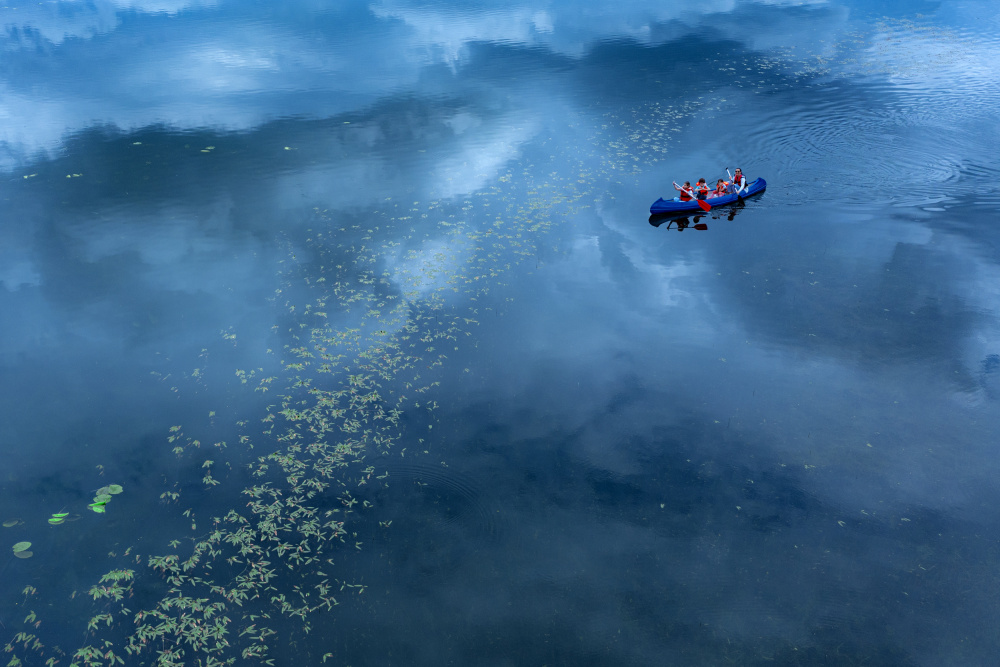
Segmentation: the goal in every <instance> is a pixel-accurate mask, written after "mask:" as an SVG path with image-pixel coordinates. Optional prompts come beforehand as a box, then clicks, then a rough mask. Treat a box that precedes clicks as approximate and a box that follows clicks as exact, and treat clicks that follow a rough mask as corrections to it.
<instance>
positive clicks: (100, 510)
mask: <svg viewBox="0 0 1000 667" xmlns="http://www.w3.org/2000/svg"><path fill="white" fill-rule="evenodd" d="M90 509H92V510H94V511H95V512H97V513H98V514H104V505H91V506H90Z"/></svg>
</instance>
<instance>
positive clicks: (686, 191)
mask: <svg viewBox="0 0 1000 667" xmlns="http://www.w3.org/2000/svg"><path fill="white" fill-rule="evenodd" d="M674 190H677V191H679V192H680V193H681V194H680V197H679V199H680V200H681V201H691V200H692V199H694V197H693V196H692V194H693V192H692V190H691V181H684V187H681V186H679V185H677V181H674Z"/></svg>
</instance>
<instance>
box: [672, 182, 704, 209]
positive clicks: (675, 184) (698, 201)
mask: <svg viewBox="0 0 1000 667" xmlns="http://www.w3.org/2000/svg"><path fill="white" fill-rule="evenodd" d="M674 187H675V188H677V189H678V190H680V191H681V192H686V193H687V194H688V195H690V197H691V199H693V200H695V202H697V203H698V206H700V207H701V210H703V211H711V210H712V205H711V204H709V203H708V202H707V201H705V200H704V199H698V197H696V196H695V194H694V192H693V191H691V190H684V189H682V188H679V187H677V181H674Z"/></svg>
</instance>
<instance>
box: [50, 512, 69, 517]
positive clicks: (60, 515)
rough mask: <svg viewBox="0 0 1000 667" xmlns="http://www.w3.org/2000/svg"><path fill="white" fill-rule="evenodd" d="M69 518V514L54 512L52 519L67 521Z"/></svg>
mask: <svg viewBox="0 0 1000 667" xmlns="http://www.w3.org/2000/svg"><path fill="white" fill-rule="evenodd" d="M68 516H69V512H53V513H52V518H53V519H65V518H66V517H68Z"/></svg>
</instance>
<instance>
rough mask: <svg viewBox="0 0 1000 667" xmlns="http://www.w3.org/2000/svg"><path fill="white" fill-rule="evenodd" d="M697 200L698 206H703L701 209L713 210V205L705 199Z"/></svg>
mask: <svg viewBox="0 0 1000 667" xmlns="http://www.w3.org/2000/svg"><path fill="white" fill-rule="evenodd" d="M695 201H696V202H698V206H701V210H703V211H711V210H712V205H711V204H709V203H708V202H707V201H705V200H704V199H696V200H695Z"/></svg>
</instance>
